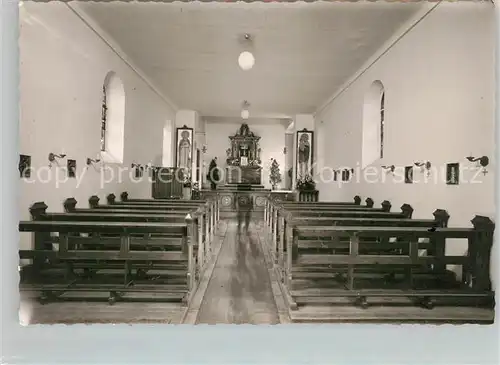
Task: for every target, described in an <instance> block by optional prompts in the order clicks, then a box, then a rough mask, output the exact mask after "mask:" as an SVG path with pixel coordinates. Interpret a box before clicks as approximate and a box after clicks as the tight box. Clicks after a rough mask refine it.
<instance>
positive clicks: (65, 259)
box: [19, 218, 196, 303]
mask: <svg viewBox="0 0 500 365" xmlns="http://www.w3.org/2000/svg"><path fill="white" fill-rule="evenodd" d="M19 230H20V232H34V233H35V235H38V240H42V239H43V238H45V239H46V238H47V236H45V237H43V233H48V234H50V233H57V234H58V239H57V242H58V245H57V250H56V251H55V252H54V251H53V250H43V249H41V248H35V249H34V250H20V253H19V254H20V258H30V259H34V258H38V259H40V258H43V261H38V262H37V263H36V264H35V265H38V266H41V265H45V261H46V259H49V260H54V261H56V263H62V264H64V265H65V266H66V268H67V271H66V277H65V278H59V280H57V282H56V283H55V284H52V285H48V286H44V285H42V287H41V290H42V299H47V297H50V296H52V293H55V292H60V293H64V292H71V291H80V292H89V291H100V292H108V293H109V298H108V300H109V302H110V303H114V302H115V301H116V300H117V299H119V298H120V297H121V294H120V293H125V292H135V293H140V292H143V293H144V292H146V293H150V294H151V293H158V292H161V293H163V294H168V293H171V290H174V291H175V292H176V293H177V296H178V297H179V296H182V299H183V301H184V302H186V301H187V300H188V299H189V297H190V295H191V294H192V292H193V290H194V289H195V288H196V275H195V274H196V273H195V257H194V250H193V242H192V239H191V237H193V230H194V225H193V220H192V219H190V218H187V219H186V222H185V223H138V222H71V221H69V222H68V221H21V222H20V223H19ZM75 233H76V234H77V235H76V236H75ZM134 233H135V234H143V235H144V234H151V233H167V234H168V233H173V234H181V237H182V239H181V242H180V246H179V249H177V250H172V251H145V250H133V249H132V247H133V246H134V245H138V246H143V247H142V248H143V249H145V248H146V247H147V242H141V238H136V237H132V236H131V235H132V234H134ZM82 234H88V236H86V237H85V236H82ZM95 234H97V236H94V235H95ZM100 234H115V235H119V237H118V238H114V239H113V238H107V239H105V240H102V239H101V238H100V237H99V235H100ZM112 240H116V241H117V242H115V244H116V243H118V246H119V247H118V248H119V249H99V248H101V247H103V246H105V245H106V243H110V241H112ZM176 240H177V239H173V240H172V239H165V241H164V242H163V245H169V244H172V243H173V244H175V243H176V242H175V241H176ZM177 242H178V241H177ZM82 243H84V246H91V247H97V249H89V247H85V249H76V248H77V247H78V246H80V245H81V244H82ZM157 244H158V242H157V243H156V245H157ZM75 262H76V263H78V264H79V265H80V267H86V264H88V265H89V266H88V267H92V266H95V264H99V263H102V262H105V263H114V264H115V266H119V265H120V264H121V265H123V266H122V275H123V276H122V278H123V279H122V280H120V281H121V282H114V281H112V282H110V281H109V280H105V281H104V282H101V281H99V280H98V281H92V280H88V278H85V277H83V278H78V276H77V275H74V272H73V267H72V264H73V263H75ZM153 262H154V263H160V264H164V265H165V267H169V265H170V264H174V265H177V266H178V265H179V264H181V268H182V267H185V268H186V269H185V270H184V274H185V278H186V285H185V286H182V285H181V286H179V285H177V284H175V285H174V286H173V288H172V286H171V285H168V284H162V283H160V284H159V285H155V284H154V282H153V283H152V284H151V283H148V284H147V285H141V283H139V282H137V280H135V279H134V278H133V277H132V276H131V270H132V268H133V267H134V264H141V265H144V263H148V264H151V263H153ZM182 264H183V265H182ZM88 267H87V268H88ZM99 279H102V278H99ZM167 282H168V280H167ZM147 289H148V290H149V291H148V290H147ZM181 294H182V295H181ZM155 295H156V294H155ZM150 297H151V295H150V296H149V297H146V299H148V298H150ZM167 297H168V298H167V299H168V300H171V296H170V297H169V296H167Z"/></svg>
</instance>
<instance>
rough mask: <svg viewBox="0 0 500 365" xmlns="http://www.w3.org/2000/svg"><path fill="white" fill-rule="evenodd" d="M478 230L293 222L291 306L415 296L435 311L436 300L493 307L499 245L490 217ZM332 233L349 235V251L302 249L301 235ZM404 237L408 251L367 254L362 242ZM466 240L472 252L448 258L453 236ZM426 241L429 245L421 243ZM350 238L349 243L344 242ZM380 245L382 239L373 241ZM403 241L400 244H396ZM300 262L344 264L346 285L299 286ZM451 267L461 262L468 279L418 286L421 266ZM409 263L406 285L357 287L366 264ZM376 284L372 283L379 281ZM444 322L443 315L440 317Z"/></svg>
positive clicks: (480, 220) (364, 303)
mask: <svg viewBox="0 0 500 365" xmlns="http://www.w3.org/2000/svg"><path fill="white" fill-rule="evenodd" d="M471 222H472V224H473V226H474V228H435V229H431V230H429V229H428V228H425V227H376V226H372V227H361V226H358V227H347V226H311V225H307V226H306V225H301V224H300V222H299V223H298V225H297V224H296V223H295V222H291V223H290V224H289V225H288V226H287V232H286V235H287V240H286V242H287V251H288V252H289V253H291V254H289V255H287V262H286V265H285V286H286V288H287V290H288V292H287V298H288V300H289V303H290V307H291V309H297V306H298V305H302V304H315V303H323V304H334V303H336V302H338V301H339V298H354V299H355V304H356V305H359V306H361V307H362V308H366V307H368V300H369V299H373V298H389V299H395V298H399V299H401V298H410V299H411V300H413V301H416V302H417V303H418V304H419V305H422V306H423V307H425V308H428V309H431V308H433V307H434V305H436V304H441V305H452V306H462V305H463V306H470V307H484V308H492V305H493V298H494V293H492V291H491V281H490V277H489V269H490V268H489V262H490V253H491V246H492V243H493V231H494V223H493V222H492V221H491V220H489V218H487V217H481V216H476V217H475V218H474V219H473V220H472V221H471ZM311 235H318V237H324V236H325V235H330V236H331V237H333V238H334V240H331V241H330V242H339V245H340V246H345V243H342V240H341V238H344V237H345V238H347V239H348V248H349V253H348V254H345V255H339V254H337V253H335V254H326V253H323V254H309V253H301V250H300V249H301V246H302V239H301V237H305V236H311ZM393 237H397V238H401V239H402V241H401V245H406V246H407V247H406V249H405V252H406V254H399V255H397V254H396V255H384V254H378V255H377V254H371V255H370V254H363V253H362V252H360V251H362V246H363V245H364V246H365V247H366V246H367V245H369V244H370V243H364V244H361V243H360V242H361V241H362V240H363V239H364V238H371V239H375V240H376V241H381V240H385V241H387V240H388V239H389V238H393ZM458 238H461V239H466V240H467V243H468V253H467V255H466V256H448V255H446V254H445V247H446V244H447V241H446V240H447V239H458ZM419 239H426V240H427V241H428V243H421V242H419ZM344 242H345V241H344ZM373 244H374V245H376V244H378V243H376V242H375V243H373ZM395 245H397V244H395ZM429 245H431V246H432V245H434V246H435V249H434V250H432V252H433V254H432V255H429V254H427V255H426V256H419V253H418V251H419V249H421V248H422V247H425V246H429ZM300 265H305V266H314V265H334V266H336V267H339V266H341V267H343V268H344V271H345V272H346V273H347V277H346V283H345V287H344V288H342V287H339V288H335V289H323V288H310V289H303V290H294V289H293V280H294V277H293V272H294V268H295V267H297V266H299V267H300ZM446 265H461V266H462V280H461V281H460V282H456V283H454V284H456V285H454V286H449V287H433V288H425V287H421V286H418V285H417V284H418V280H417V279H418V278H417V276H418V269H419V268H422V267H426V268H427V269H428V270H429V271H430V272H432V273H434V274H436V275H439V274H441V273H442V272H443V271H444V270H445V269H446ZM381 266H403V267H405V279H406V281H405V282H404V285H403V286H399V287H394V288H391V287H387V286H384V285H381V284H380V282H378V281H375V286H373V285H372V287H368V288H366V287H361V288H359V287H357V286H356V285H355V277H356V276H355V272H356V270H358V269H359V268H360V267H381ZM373 283H374V282H372V284H373ZM437 320H439V318H438V319H437Z"/></svg>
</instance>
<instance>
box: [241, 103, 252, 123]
mask: <svg viewBox="0 0 500 365" xmlns="http://www.w3.org/2000/svg"><path fill="white" fill-rule="evenodd" d="M249 106H250V104H249V103H248V101H246V100H245V101H243V109H242V110H241V118H242V119H248V118H249V117H250V112H249V111H248V107H249Z"/></svg>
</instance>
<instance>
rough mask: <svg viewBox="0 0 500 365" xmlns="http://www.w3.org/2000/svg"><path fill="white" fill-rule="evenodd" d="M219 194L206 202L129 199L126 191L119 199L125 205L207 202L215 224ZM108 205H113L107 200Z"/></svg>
mask: <svg viewBox="0 0 500 365" xmlns="http://www.w3.org/2000/svg"><path fill="white" fill-rule="evenodd" d="M218 195H219V194H217V195H216V196H215V197H214V199H208V200H182V199H129V197H128V193H127V192H126V191H124V192H122V193H121V194H120V199H121V202H122V203H125V204H130V203H132V204H143V203H145V202H146V203H153V204H154V203H160V204H161V203H173V204H196V203H198V204H199V203H200V202H209V203H210V204H211V205H212V204H213V208H212V207H211V209H212V211H211V212H212V214H213V220H214V221H215V222H218V221H219V220H220V202H219V196H218ZM114 201H115V198H114V195H113V202H114ZM108 204H113V203H111V202H110V201H109V199H108Z"/></svg>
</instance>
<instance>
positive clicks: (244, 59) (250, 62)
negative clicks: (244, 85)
mask: <svg viewBox="0 0 500 365" xmlns="http://www.w3.org/2000/svg"><path fill="white" fill-rule="evenodd" d="M238 64H239V65H240V68H241V69H242V70H243V71H248V70H250V69H251V68H252V67H253V66H254V65H255V57H254V56H253V54H252V53H251V52H248V51H243V52H241V53H240V56H239V57H238Z"/></svg>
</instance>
